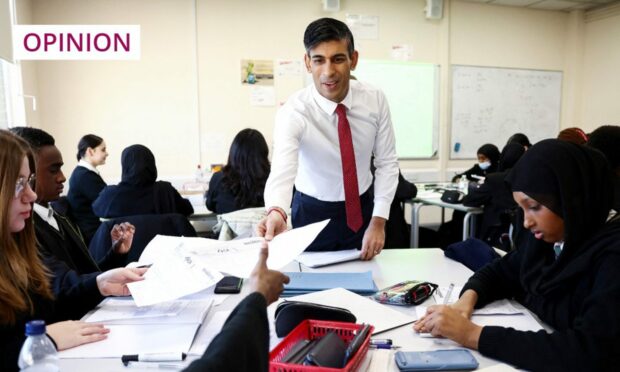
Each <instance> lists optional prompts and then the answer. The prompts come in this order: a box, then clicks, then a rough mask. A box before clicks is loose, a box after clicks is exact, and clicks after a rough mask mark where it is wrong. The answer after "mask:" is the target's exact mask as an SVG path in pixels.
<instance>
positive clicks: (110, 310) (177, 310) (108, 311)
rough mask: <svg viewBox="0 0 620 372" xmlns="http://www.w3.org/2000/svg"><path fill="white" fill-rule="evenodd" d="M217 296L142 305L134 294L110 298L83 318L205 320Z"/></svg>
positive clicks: (154, 321) (147, 321) (153, 321)
mask: <svg viewBox="0 0 620 372" xmlns="http://www.w3.org/2000/svg"><path fill="white" fill-rule="evenodd" d="M212 305H213V299H206V300H193V301H191V300H175V301H171V302H165V303H161V304H157V305H152V306H144V307H138V306H136V304H135V302H134V301H133V300H132V299H131V298H122V299H116V298H107V299H105V300H103V301H102V302H101V304H99V305H98V306H97V307H96V308H95V309H94V310H93V311H91V312H89V313H88V314H86V316H84V318H82V320H84V321H85V322H88V323H95V322H98V323H105V324H106V325H108V324H162V323H165V324H170V323H175V324H179V323H197V324H200V323H202V321H203V320H204V318H205V316H206V314H207V313H208V312H209V309H211V306H212Z"/></svg>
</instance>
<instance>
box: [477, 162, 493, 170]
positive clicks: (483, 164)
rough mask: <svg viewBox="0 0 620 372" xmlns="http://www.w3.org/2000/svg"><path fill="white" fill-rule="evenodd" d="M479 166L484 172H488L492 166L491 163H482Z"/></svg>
mask: <svg viewBox="0 0 620 372" xmlns="http://www.w3.org/2000/svg"><path fill="white" fill-rule="evenodd" d="M478 166H479V167H480V169H482V170H487V169H489V167H490V166H491V162H490V161H483V162H482V163H478Z"/></svg>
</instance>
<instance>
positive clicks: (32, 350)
mask: <svg viewBox="0 0 620 372" xmlns="http://www.w3.org/2000/svg"><path fill="white" fill-rule="evenodd" d="M26 336H27V337H26V341H24V345H23V346H22V350H21V351H20V352H19V359H18V361H17V365H18V366H19V369H20V371H27V372H58V371H60V367H58V353H57V352H56V348H55V347H54V344H53V343H52V340H50V339H49V338H48V337H47V335H46V334H45V322H44V321H43V320H33V321H30V322H28V323H26Z"/></svg>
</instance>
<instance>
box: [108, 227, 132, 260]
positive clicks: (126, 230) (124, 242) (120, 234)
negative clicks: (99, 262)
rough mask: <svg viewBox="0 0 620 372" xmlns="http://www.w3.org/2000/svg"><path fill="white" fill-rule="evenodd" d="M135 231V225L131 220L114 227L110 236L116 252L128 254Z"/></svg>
mask: <svg viewBox="0 0 620 372" xmlns="http://www.w3.org/2000/svg"><path fill="white" fill-rule="evenodd" d="M135 231H136V228H135V226H134V225H132V224H130V223H129V222H123V223H121V224H118V225H114V227H112V230H111V231H110V238H112V249H113V250H114V253H116V254H127V253H128V252H129V250H130V249H131V243H132V242H133V236H134V233H135Z"/></svg>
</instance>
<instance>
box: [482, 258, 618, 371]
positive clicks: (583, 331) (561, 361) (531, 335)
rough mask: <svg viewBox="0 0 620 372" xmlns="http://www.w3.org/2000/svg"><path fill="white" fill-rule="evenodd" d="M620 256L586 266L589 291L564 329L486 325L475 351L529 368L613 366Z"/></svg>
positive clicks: (600, 368) (604, 368)
mask: <svg viewBox="0 0 620 372" xmlns="http://www.w3.org/2000/svg"><path fill="white" fill-rule="evenodd" d="M618 267H620V255H618V254H615V255H611V257H607V258H606V259H604V260H602V261H601V263H600V265H598V266H597V267H596V268H593V269H592V270H590V271H589V272H590V273H595V274H594V277H592V278H588V277H587V276H584V277H582V278H581V280H592V281H593V282H592V290H591V291H590V292H589V293H584V294H583V295H584V296H586V298H585V301H584V302H583V304H582V305H581V306H580V307H579V308H570V307H567V308H566V309H565V310H566V311H567V312H576V313H577V316H576V317H575V318H574V321H573V323H572V324H570V325H569V327H567V328H566V329H561V330H556V331H555V332H553V333H551V334H549V333H547V332H546V331H544V330H541V331H538V332H524V331H517V330H515V329H513V328H505V327H497V326H486V327H484V328H483V329H482V333H481V335H480V340H479V343H478V350H479V351H480V353H481V354H483V355H485V356H487V357H491V358H494V359H498V360H502V361H505V362H508V363H510V364H513V365H515V366H517V367H519V368H523V369H526V370H532V371H543V370H544V371H613V370H617V368H618V365H619V364H618V363H620V320H619V318H618V314H619V313H620V270H618Z"/></svg>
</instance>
